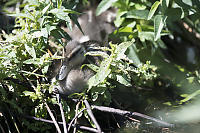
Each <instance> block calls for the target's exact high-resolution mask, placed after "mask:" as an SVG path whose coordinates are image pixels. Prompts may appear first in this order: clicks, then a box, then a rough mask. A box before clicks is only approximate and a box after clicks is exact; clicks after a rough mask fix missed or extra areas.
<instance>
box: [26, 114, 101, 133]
mask: <svg viewBox="0 0 200 133" xmlns="http://www.w3.org/2000/svg"><path fill="white" fill-rule="evenodd" d="M23 117H25V118H28V119H33V120H36V121H41V122H46V123H50V124H54V122H53V121H52V120H46V119H43V118H37V117H34V116H23ZM58 124H60V125H63V122H58ZM71 126H72V127H73V128H75V127H76V128H78V129H81V130H87V131H90V132H94V133H98V131H97V130H96V129H95V128H91V127H86V126H80V125H74V124H72V125H71Z"/></svg>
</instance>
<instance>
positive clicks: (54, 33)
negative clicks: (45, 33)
mask: <svg viewBox="0 0 200 133" xmlns="http://www.w3.org/2000/svg"><path fill="white" fill-rule="evenodd" d="M51 35H52V36H53V37H55V39H56V41H57V42H59V43H60V44H62V45H63V46H64V44H63V42H62V38H66V39H67V40H71V37H70V36H69V35H68V34H67V32H65V31H64V30H63V29H61V28H59V27H57V28H56V29H54V30H52V31H51Z"/></svg>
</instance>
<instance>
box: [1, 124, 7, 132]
mask: <svg viewBox="0 0 200 133" xmlns="http://www.w3.org/2000/svg"><path fill="white" fill-rule="evenodd" d="M0 129H1V131H2V133H6V132H5V131H4V129H3V127H2V126H1V123H0Z"/></svg>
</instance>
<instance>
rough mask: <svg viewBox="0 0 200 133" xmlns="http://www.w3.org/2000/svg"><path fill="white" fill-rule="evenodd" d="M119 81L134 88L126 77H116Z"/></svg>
mask: <svg viewBox="0 0 200 133" xmlns="http://www.w3.org/2000/svg"><path fill="white" fill-rule="evenodd" d="M116 77H117V81H118V82H119V83H121V84H123V85H125V86H129V87H130V86H132V85H131V80H130V79H129V78H128V77H127V76H126V75H116Z"/></svg>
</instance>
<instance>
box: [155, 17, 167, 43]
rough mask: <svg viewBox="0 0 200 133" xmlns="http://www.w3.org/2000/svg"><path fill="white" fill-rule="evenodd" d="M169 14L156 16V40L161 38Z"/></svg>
mask: <svg viewBox="0 0 200 133" xmlns="http://www.w3.org/2000/svg"><path fill="white" fill-rule="evenodd" d="M166 19H167V16H163V15H156V16H155V18H154V40H155V41H156V40H158V39H159V38H160V33H161V31H162V29H163V27H164V24H165V21H166Z"/></svg>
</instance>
